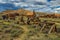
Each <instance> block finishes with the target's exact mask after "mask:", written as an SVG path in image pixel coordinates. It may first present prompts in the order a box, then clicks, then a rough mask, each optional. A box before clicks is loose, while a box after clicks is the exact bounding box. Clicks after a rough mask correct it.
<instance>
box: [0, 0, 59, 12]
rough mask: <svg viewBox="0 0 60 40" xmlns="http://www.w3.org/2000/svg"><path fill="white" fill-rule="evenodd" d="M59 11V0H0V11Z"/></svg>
mask: <svg viewBox="0 0 60 40" xmlns="http://www.w3.org/2000/svg"><path fill="white" fill-rule="evenodd" d="M19 8H24V9H26V10H35V11H38V12H54V13H60V0H0V12H1V11H4V10H7V9H12V10H13V9H14V10H15V9H19Z"/></svg>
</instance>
